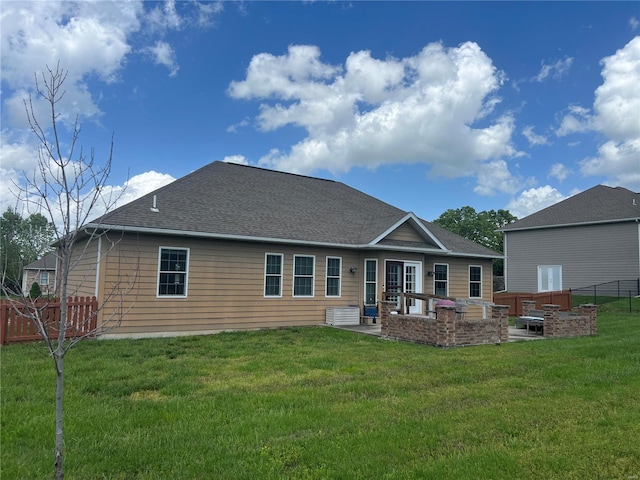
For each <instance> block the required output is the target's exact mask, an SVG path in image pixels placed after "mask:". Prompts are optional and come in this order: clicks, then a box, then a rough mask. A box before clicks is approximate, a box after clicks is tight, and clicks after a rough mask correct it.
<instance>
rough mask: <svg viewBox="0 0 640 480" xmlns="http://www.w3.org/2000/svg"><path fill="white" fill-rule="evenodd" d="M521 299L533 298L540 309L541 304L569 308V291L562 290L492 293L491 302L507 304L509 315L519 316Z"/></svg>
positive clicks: (565, 309)
mask: <svg viewBox="0 0 640 480" xmlns="http://www.w3.org/2000/svg"><path fill="white" fill-rule="evenodd" d="M522 300H533V301H535V302H536V307H535V308H536V309H537V310H542V305H560V310H561V311H569V310H571V307H572V305H571V291H570V290H562V291H556V292H540V293H511V292H504V293H494V294H493V302H494V303H495V304H496V305H508V306H509V315H511V316H521V315H522V314H523V313H522Z"/></svg>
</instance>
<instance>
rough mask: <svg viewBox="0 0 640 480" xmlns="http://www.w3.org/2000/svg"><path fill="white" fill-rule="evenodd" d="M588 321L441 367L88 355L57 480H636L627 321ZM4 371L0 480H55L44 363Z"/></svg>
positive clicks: (361, 357) (174, 347)
mask: <svg viewBox="0 0 640 480" xmlns="http://www.w3.org/2000/svg"><path fill="white" fill-rule="evenodd" d="M599 320H600V321H599V325H598V327H599V333H598V336H596V337H585V338H576V339H563V340H539V341H533V342H521V343H509V344H503V345H501V346H495V345H488V346H481V347H467V348H460V349H451V350H442V349H438V348H434V347H428V346H421V345H415V344H409V343H401V342H391V341H385V340H380V339H377V338H374V337H369V336H365V335H359V334H355V333H351V332H346V331H340V330H336V329H331V328H327V327H309V328H294V329H286V330H270V331H257V332H241V333H226V334H221V335H215V336H210V337H182V338H174V339H154V340H135V341H134V340H121V341H95V342H84V343H81V344H79V345H78V346H77V347H76V348H75V349H74V350H72V351H71V353H69V355H68V356H67V377H66V397H65V401H66V405H65V407H66V411H65V412H66V415H65V425H66V431H65V436H66V437H65V438H66V457H65V458H66V464H65V467H66V478H68V479H82V480H85V479H105V478H106V479H127V480H128V479H163V480H164V479H209V478H211V479H262V478H267V479H281V478H291V479H299V478H302V479H306V478H308V479H311V478H318V479H352V478H353V479H358V478H361V479H411V478H434V479H466V478H473V479H476V478H486V479H509V478H519V479H554V478H557V479H563V480H564V479H580V480H583V479H589V478H593V479H596V478H602V479H622V480H628V479H631V478H638V476H640V441H639V440H640V316H638V315H614V314H603V315H602V316H601V318H600V319H599ZM1 360H2V367H1V368H2V371H1V373H2V385H1V387H2V392H1V393H2V395H1V400H2V405H1V407H2V409H1V413H2V419H1V422H2V423H1V427H2V430H1V437H0V440H1V442H2V444H1V447H2V448H1V458H0V460H1V463H0V468H1V471H0V477H1V478H2V479H5V478H6V479H21V478H24V479H29V480H31V479H39V478H51V477H52V476H53V447H54V445H53V440H54V405H53V398H54V373H53V367H52V363H51V360H50V359H49V358H47V357H46V356H44V355H43V354H42V350H41V349H39V348H35V347H34V346H32V345H12V346H8V347H3V348H2V349H1Z"/></svg>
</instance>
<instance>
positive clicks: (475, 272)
mask: <svg viewBox="0 0 640 480" xmlns="http://www.w3.org/2000/svg"><path fill="white" fill-rule="evenodd" d="M469 298H482V267H480V266H475V265H469Z"/></svg>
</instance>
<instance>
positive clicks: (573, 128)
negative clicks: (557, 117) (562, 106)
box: [556, 105, 593, 137]
mask: <svg viewBox="0 0 640 480" xmlns="http://www.w3.org/2000/svg"><path fill="white" fill-rule="evenodd" d="M567 110H568V111H569V113H567V114H566V115H565V116H564V117H563V118H562V122H561V124H560V128H558V130H556V135H557V136H559V137H564V136H565V135H569V134H571V133H576V132H585V131H587V130H590V129H592V128H593V127H592V122H593V119H592V117H591V111H590V110H589V109H588V108H584V107H581V106H579V105H569V107H568V108H567Z"/></svg>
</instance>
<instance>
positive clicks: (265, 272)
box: [262, 252, 284, 298]
mask: <svg viewBox="0 0 640 480" xmlns="http://www.w3.org/2000/svg"><path fill="white" fill-rule="evenodd" d="M269 255H272V256H274V257H280V275H279V276H280V295H267V258H268V257H269ZM269 275H271V276H275V275H273V274H269ZM283 277H284V254H283V253H272V252H267V253H265V254H264V277H263V278H264V285H263V286H262V296H263V298H282V285H283V281H282V279H283Z"/></svg>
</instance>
